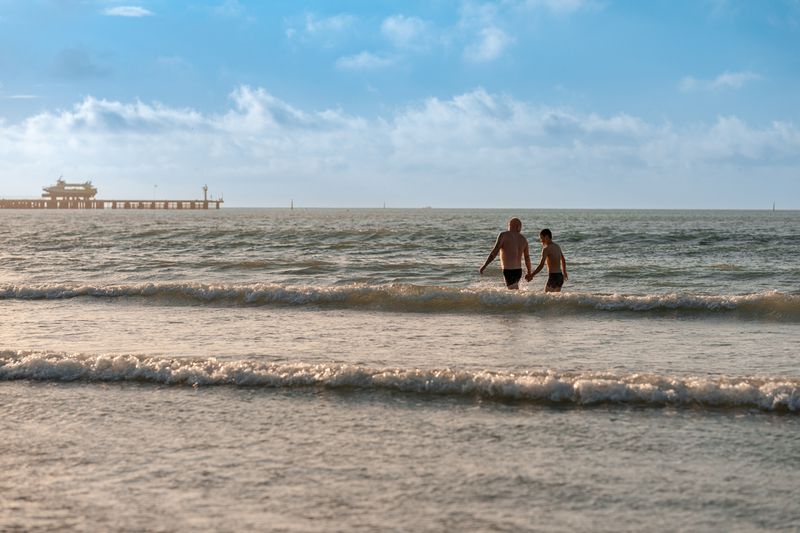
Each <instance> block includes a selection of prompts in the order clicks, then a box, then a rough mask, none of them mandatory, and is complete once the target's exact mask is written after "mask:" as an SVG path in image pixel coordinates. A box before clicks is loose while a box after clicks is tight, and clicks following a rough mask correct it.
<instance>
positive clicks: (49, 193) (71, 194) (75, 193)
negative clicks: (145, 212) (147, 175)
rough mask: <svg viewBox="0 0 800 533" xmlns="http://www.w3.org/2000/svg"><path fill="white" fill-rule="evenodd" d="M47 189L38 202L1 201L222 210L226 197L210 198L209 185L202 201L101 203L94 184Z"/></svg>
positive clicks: (34, 204)
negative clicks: (221, 205)
mask: <svg viewBox="0 0 800 533" xmlns="http://www.w3.org/2000/svg"><path fill="white" fill-rule="evenodd" d="M43 190H44V194H42V197H41V198H36V199H34V200H4V199H0V209H209V208H210V207H213V208H214V209H219V207H220V204H222V203H223V202H224V201H223V200H222V197H220V198H217V199H216V200H214V199H209V198H208V185H204V186H203V199H202V200H156V199H155V198H153V199H152V200H98V199H96V198H95V195H96V194H97V187H94V186H93V185H92V182H91V181H85V182H83V183H67V182H66V181H64V180H63V179H61V178H59V179H58V181H57V182H56V184H55V185H51V186H50V187H43Z"/></svg>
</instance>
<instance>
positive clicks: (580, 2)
mask: <svg viewBox="0 0 800 533" xmlns="http://www.w3.org/2000/svg"><path fill="white" fill-rule="evenodd" d="M523 4H524V6H525V7H528V8H539V9H541V8H543V9H547V10H549V11H552V12H553V13H558V14H569V13H574V12H575V11H579V10H581V9H584V8H586V7H588V6H590V5H595V3H594V2H592V1H590V0H524V3H523Z"/></svg>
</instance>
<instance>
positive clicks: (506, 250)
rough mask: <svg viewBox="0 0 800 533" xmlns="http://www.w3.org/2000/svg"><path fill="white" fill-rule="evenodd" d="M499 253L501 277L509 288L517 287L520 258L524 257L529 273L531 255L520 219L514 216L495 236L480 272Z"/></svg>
mask: <svg viewBox="0 0 800 533" xmlns="http://www.w3.org/2000/svg"><path fill="white" fill-rule="evenodd" d="M497 254H500V264H501V265H502V267H503V277H504V278H505V280H506V287H508V288H509V289H510V290H517V289H519V280H520V279H522V258H523V257H524V258H525V267H526V268H527V269H528V272H527V273H528V275H530V273H531V270H532V267H531V255H530V251H529V250H528V239H526V238H525V236H524V235H523V234H522V221H521V220H520V219H518V218H516V217H514V218H512V219H511V220H509V221H508V231H504V232H502V233H500V235H498V236H497V242H496V243H495V245H494V248H492V251H491V252H489V257H487V258H486V262H485V263H484V264H483V266H482V267H481V268H480V271H479V272H480V273H481V274H483V271H484V270H486V267H487V266H489V263H491V262H492V261H494V258H495V257H497Z"/></svg>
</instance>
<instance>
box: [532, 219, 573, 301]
mask: <svg viewBox="0 0 800 533" xmlns="http://www.w3.org/2000/svg"><path fill="white" fill-rule="evenodd" d="M539 240H540V241H541V242H542V260H541V261H540V262H539V266H537V267H536V270H534V271H533V272H531V273H530V274H528V275H527V276H525V280H526V281H530V280H532V279H533V276H535V275H536V274H538V273H539V271H541V270H542V268H544V265H545V263H547V273H548V276H547V284H546V285H545V286H544V292H561V286H562V285H564V281H565V280H567V279H569V276H568V275H567V260H566V259H565V258H564V254H563V253H561V247H560V246H559V245H557V244H556V243H554V242H553V233H552V232H551V231H550V230H549V229H547V228H545V229H543V230H542V231H540V232H539Z"/></svg>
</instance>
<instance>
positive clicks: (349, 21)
mask: <svg viewBox="0 0 800 533" xmlns="http://www.w3.org/2000/svg"><path fill="white" fill-rule="evenodd" d="M357 20H358V19H357V18H356V17H354V16H353V15H349V14H346V13H340V14H338V15H334V16H330V17H320V16H318V15H316V14H315V13H308V12H307V13H305V14H304V15H303V16H302V17H295V18H292V19H287V20H285V21H284V26H285V30H284V33H285V35H286V38H287V39H288V40H289V41H295V42H300V43H305V44H309V43H311V44H316V45H321V46H323V47H325V48H332V47H334V46H336V45H337V44H339V43H341V42H342V41H344V40H345V38H346V37H347V34H348V32H349V31H350V30H351V29H352V28H353V26H354V25H355V23H356V22H357Z"/></svg>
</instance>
